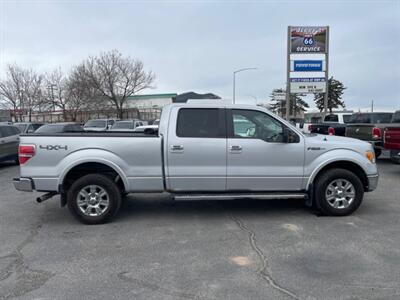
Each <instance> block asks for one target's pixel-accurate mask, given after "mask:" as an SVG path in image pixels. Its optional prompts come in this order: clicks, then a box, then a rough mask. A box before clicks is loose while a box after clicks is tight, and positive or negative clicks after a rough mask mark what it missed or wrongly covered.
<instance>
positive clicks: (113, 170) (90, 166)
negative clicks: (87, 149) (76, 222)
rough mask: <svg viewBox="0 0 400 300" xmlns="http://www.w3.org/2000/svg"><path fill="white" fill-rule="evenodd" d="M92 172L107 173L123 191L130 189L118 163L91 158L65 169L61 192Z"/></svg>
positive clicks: (62, 176) (61, 180) (61, 179)
mask: <svg viewBox="0 0 400 300" xmlns="http://www.w3.org/2000/svg"><path fill="white" fill-rule="evenodd" d="M92 173H97V174H104V175H107V176H109V177H110V178H112V180H113V181H115V182H116V183H117V185H118V186H119V187H120V189H121V190H122V191H126V190H127V189H128V182H127V180H126V177H125V175H124V173H123V171H122V170H121V169H120V168H119V167H118V166H117V165H115V164H113V163H112V162H110V161H105V160H101V159H90V160H84V161H77V162H75V163H74V164H73V165H70V166H69V167H68V168H66V169H65V170H64V171H63V173H62V175H61V177H60V181H59V186H60V192H65V191H66V190H68V188H69V186H71V184H72V182H73V181H75V180H77V179H78V178H81V177H83V176H85V175H88V174H92ZM61 189H62V190H61Z"/></svg>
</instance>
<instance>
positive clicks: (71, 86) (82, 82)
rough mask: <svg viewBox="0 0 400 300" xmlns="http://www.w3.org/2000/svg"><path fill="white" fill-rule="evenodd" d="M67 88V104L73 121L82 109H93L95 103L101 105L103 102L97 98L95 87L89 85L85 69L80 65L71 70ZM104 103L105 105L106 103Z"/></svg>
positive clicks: (66, 82)
mask: <svg viewBox="0 0 400 300" xmlns="http://www.w3.org/2000/svg"><path fill="white" fill-rule="evenodd" d="M65 90H66V95H65V99H66V101H65V105H66V108H68V112H69V114H70V116H71V119H72V121H77V116H78V112H79V111H81V110H82V109H84V108H85V109H91V108H92V104H93V103H98V104H99V105H101V102H100V101H99V100H98V99H96V92H95V90H94V88H92V87H90V86H89V84H88V82H87V81H86V79H85V74H84V70H83V69H82V67H80V66H78V67H74V68H73V69H72V70H71V73H70V75H69V76H68V78H67V79H66V80H65ZM96 100H97V101H96ZM102 104H103V105H104V103H102ZM103 107H104V106H103Z"/></svg>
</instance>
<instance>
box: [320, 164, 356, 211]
mask: <svg viewBox="0 0 400 300" xmlns="http://www.w3.org/2000/svg"><path fill="white" fill-rule="evenodd" d="M363 197H364V188H363V185H362V183H361V180H360V179H359V178H358V177H357V176H356V175H355V174H354V173H352V172H350V171H348V170H345V169H331V170H328V171H326V172H324V173H323V174H322V175H321V176H319V178H318V179H317V182H316V185H315V198H314V200H315V204H316V207H317V208H318V210H319V211H320V212H321V213H323V214H325V215H328V216H347V215H350V214H351V213H352V212H354V211H355V210H356V209H357V208H358V207H359V206H360V205H361V202H362V199H363Z"/></svg>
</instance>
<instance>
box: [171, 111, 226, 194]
mask: <svg viewBox="0 0 400 300" xmlns="http://www.w3.org/2000/svg"><path fill="white" fill-rule="evenodd" d="M170 124H176V126H173V125H171V126H169V129H168V139H167V149H165V151H166V152H167V153H166V156H167V166H168V168H167V174H166V177H167V183H168V187H169V189H171V190H173V191H225V189H226V143H227V140H226V121H225V111H224V110H223V109H219V108H183V107H175V108H173V109H172V111H171V115H170Z"/></svg>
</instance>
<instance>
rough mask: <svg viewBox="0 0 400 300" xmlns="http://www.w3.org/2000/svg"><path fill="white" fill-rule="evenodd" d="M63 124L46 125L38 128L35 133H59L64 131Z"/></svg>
mask: <svg viewBox="0 0 400 300" xmlns="http://www.w3.org/2000/svg"><path fill="white" fill-rule="evenodd" d="M64 126H65V125H63V124H48V125H44V126H42V127H40V128H39V129H38V130H36V131H35V133H59V132H63V131H64Z"/></svg>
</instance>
